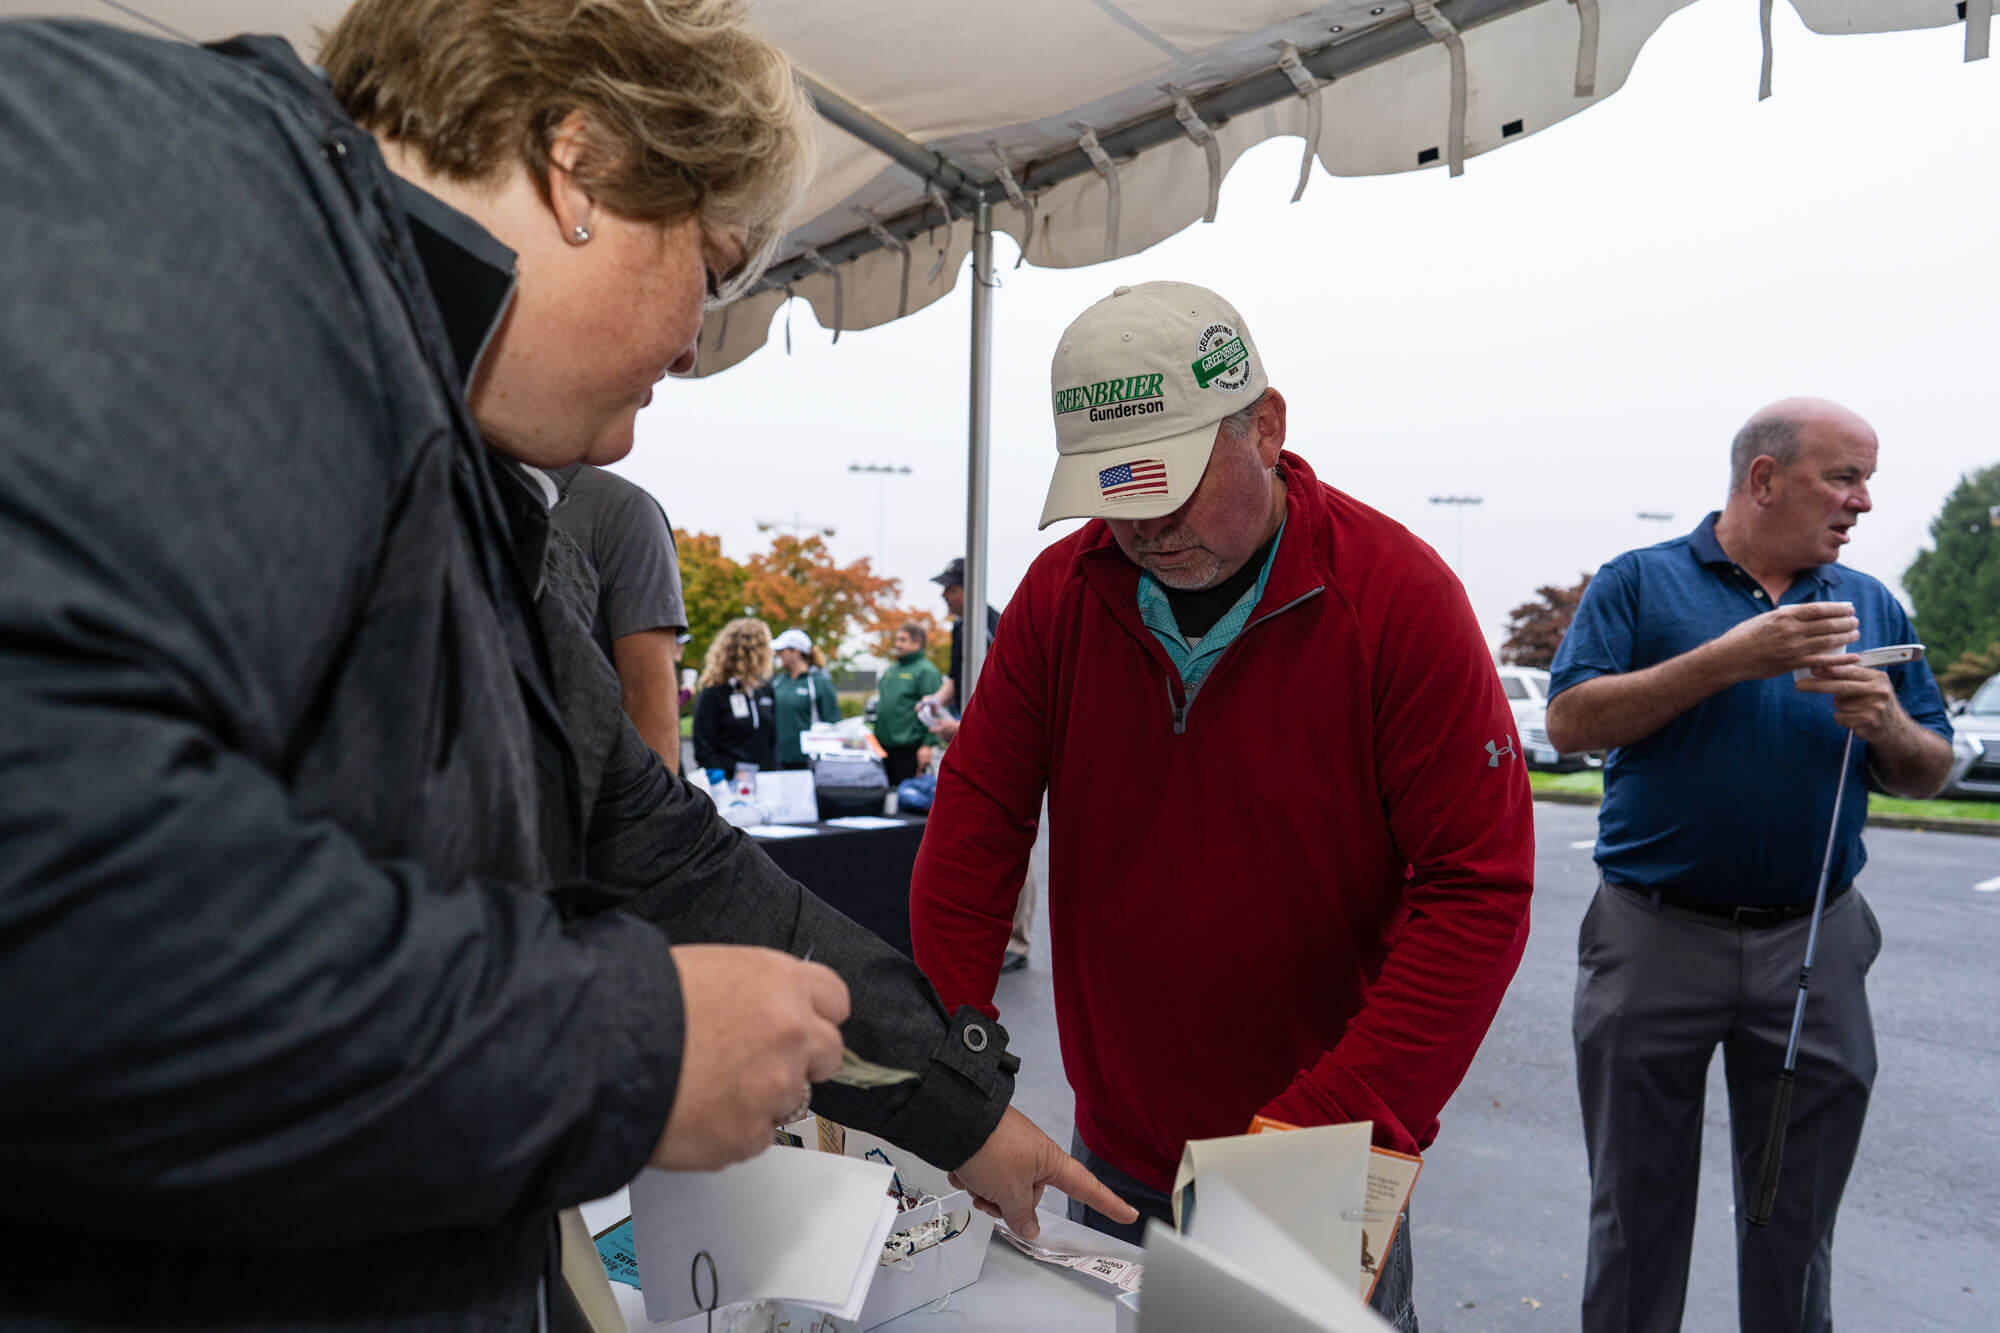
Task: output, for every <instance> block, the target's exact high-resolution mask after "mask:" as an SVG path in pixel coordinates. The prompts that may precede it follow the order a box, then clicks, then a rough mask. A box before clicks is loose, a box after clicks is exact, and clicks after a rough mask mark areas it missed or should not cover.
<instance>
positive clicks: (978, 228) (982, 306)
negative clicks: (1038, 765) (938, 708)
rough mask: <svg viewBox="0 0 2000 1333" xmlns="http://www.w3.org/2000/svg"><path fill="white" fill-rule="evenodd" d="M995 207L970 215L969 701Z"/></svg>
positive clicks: (986, 456)
mask: <svg viewBox="0 0 2000 1333" xmlns="http://www.w3.org/2000/svg"><path fill="white" fill-rule="evenodd" d="M992 381H993V206H992V205H991V204H990V203H988V202H987V201H986V199H985V198H984V196H982V197H981V198H980V200H979V203H978V204H977V205H976V206H975V207H974V209H973V214H972V379H971V391H970V392H969V393H968V395H967V398H968V401H969V411H968V413H967V415H968V418H969V420H968V423H967V427H968V428H967V440H966V465H965V481H966V485H965V612H964V614H963V615H961V616H960V617H959V620H958V629H957V630H956V631H955V632H956V633H959V634H962V635H964V636H965V641H964V658H965V668H964V669H965V698H963V699H960V700H959V701H958V706H959V708H960V709H961V710H963V709H964V707H965V705H966V704H967V703H969V702H970V701H971V699H972V691H973V687H974V686H975V685H977V684H978V682H979V668H980V666H981V665H982V664H983V663H984V662H985V661H986V505H987V494H988V491H989V489H990V488H989V485H988V482H989V479H990V478H989V473H990V467H989V462H990V450H989V449H988V447H987V444H988V437H987V431H988V427H989V425H990V424H991V421H992V416H993V383H992Z"/></svg>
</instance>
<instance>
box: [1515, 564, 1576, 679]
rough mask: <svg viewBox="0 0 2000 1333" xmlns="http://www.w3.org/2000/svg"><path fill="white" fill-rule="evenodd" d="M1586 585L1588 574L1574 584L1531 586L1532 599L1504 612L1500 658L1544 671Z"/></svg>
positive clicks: (1554, 657) (1567, 629)
mask: <svg viewBox="0 0 2000 1333" xmlns="http://www.w3.org/2000/svg"><path fill="white" fill-rule="evenodd" d="M1589 586H1590V575H1588V574H1585V575H1584V576H1583V577H1582V578H1580V579H1578V580H1577V582H1576V585H1575V586H1574V587H1569V588H1558V587H1555V586H1554V585H1553V584H1551V585H1549V586H1547V587H1541V588H1537V589H1535V600H1534V601H1532V602H1523V603H1521V604H1520V605H1519V606H1517V607H1515V608H1514V609H1513V610H1512V611H1511V612H1509V613H1508V616H1507V639H1506V642H1504V643H1502V644H1501V645H1500V660H1501V661H1502V662H1506V663H1509V664H1511V665H1514V666H1525V667H1540V668H1542V669H1543V670H1545V671H1546V670H1547V669H1548V667H1549V664H1550V663H1551V662H1553V661H1555V660H1556V649H1558V648H1560V647H1561V646H1562V641H1563V635H1565V634H1567V633H1569V622H1570V621H1571V620H1572V619H1574V618H1575V616H1576V608H1577V603H1579V602H1581V601H1582V600H1583V590H1584V589H1585V588H1588V587H1589Z"/></svg>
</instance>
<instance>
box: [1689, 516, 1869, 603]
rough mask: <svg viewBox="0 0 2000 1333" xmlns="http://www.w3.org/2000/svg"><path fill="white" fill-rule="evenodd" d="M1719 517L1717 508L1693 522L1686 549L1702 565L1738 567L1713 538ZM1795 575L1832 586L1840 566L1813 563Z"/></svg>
mask: <svg viewBox="0 0 2000 1333" xmlns="http://www.w3.org/2000/svg"><path fill="white" fill-rule="evenodd" d="M1721 517H1722V511H1721V510H1719V509H1717V510H1714V511H1712V512H1711V513H1710V514H1709V516H1708V517H1707V518H1704V519H1703V520H1702V521H1701V522H1699V523H1697V524H1695V528H1694V531H1693V532H1690V533H1689V534H1688V537H1687V543H1688V549H1689V550H1690V551H1692V552H1693V553H1694V558H1695V559H1697V560H1699V561H1701V563H1702V564H1704V565H1711V566H1712V565H1720V566H1722V567H1723V568H1724V569H1740V568H1741V566H1740V565H1738V564H1737V563H1736V562H1735V561H1734V560H1731V559H1730V558H1729V553H1728V552H1727V551H1725V550H1723V549H1722V543H1721V542H1719V541H1717V540H1716V538H1715V521H1716V520H1717V519H1719V518H1721ZM1797 577H1798V578H1802V579H1811V580H1812V581H1813V582H1814V583H1817V584H1818V585H1819V586H1820V587H1821V588H1823V589H1824V588H1833V587H1836V586H1838V585H1839V583H1840V566H1839V565H1837V564H1835V565H1814V566H1812V567H1811V568H1809V569H1802V570H1800V571H1799V572H1798V575H1797Z"/></svg>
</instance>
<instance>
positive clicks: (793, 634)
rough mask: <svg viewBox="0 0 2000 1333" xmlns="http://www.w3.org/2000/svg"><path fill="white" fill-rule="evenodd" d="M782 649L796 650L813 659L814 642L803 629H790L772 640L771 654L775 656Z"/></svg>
mask: <svg viewBox="0 0 2000 1333" xmlns="http://www.w3.org/2000/svg"><path fill="white" fill-rule="evenodd" d="M781 648H796V649H798V650H799V651H800V652H802V653H804V654H805V655H806V656H807V657H811V656H812V650H813V641H812V640H811V639H808V638H807V637H806V632H805V631H804V630H802V629H788V630H786V631H785V632H784V633H783V634H780V635H779V636H778V637H777V638H775V639H773V640H771V652H772V654H773V655H774V656H775V655H776V654H777V652H778V650H779V649H781Z"/></svg>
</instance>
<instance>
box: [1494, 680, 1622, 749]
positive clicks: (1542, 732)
mask: <svg viewBox="0 0 2000 1333" xmlns="http://www.w3.org/2000/svg"><path fill="white" fill-rule="evenodd" d="M1500 688H1501V689H1503V690H1505V691H1506V692H1507V705H1508V707H1510V708H1512V709H1513V710H1514V729H1515V731H1516V732H1517V733H1518V734H1519V736H1520V738H1521V758H1522V760H1523V761H1524V762H1526V764H1527V765H1528V767H1529V768H1544V769H1548V770H1549V771H1550V772H1554V773H1574V772H1576V771H1577V770H1578V769H1584V768H1602V767H1603V766H1604V755H1603V754H1602V753H1601V752H1599V751H1590V752H1587V753H1576V754H1557V753H1556V752H1555V749H1554V748H1553V747H1552V746H1551V745H1550V744H1549V729H1548V715H1549V673H1548V672H1546V671H1543V670H1541V669H1540V668H1538V667H1523V666H1503V667H1501V668H1500Z"/></svg>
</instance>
